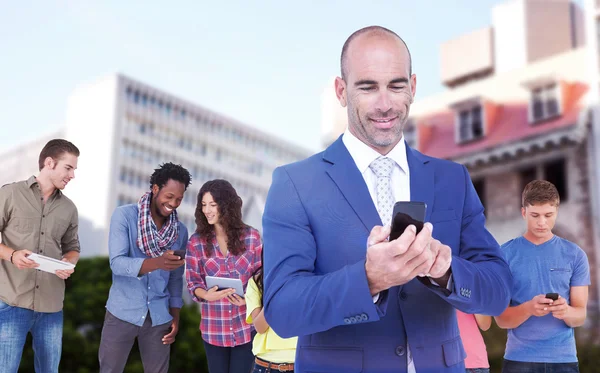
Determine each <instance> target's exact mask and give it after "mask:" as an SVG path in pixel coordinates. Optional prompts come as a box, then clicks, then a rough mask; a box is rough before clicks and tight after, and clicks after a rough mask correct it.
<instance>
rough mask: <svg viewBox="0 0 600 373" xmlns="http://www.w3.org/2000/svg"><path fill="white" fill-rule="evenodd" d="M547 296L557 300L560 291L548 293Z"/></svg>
mask: <svg viewBox="0 0 600 373" xmlns="http://www.w3.org/2000/svg"><path fill="white" fill-rule="evenodd" d="M546 298H548V299H552V300H557V299H558V293H548V294H546Z"/></svg>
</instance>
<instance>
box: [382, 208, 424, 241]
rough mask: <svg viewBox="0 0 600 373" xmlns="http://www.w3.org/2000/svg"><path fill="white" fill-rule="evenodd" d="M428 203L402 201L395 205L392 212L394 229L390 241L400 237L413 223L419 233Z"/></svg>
mask: <svg viewBox="0 0 600 373" xmlns="http://www.w3.org/2000/svg"><path fill="white" fill-rule="evenodd" d="M426 210H427V204H425V202H412V201H411V202H407V201H400V202H396V204H395V205H394V212H393V213H392V216H393V218H392V231H391V233H390V241H392V240H395V239H396V238H398V237H400V235H401V234H402V233H404V230H406V227H408V226H409V225H411V224H413V225H414V226H415V227H417V233H419V232H420V231H421V229H423V223H424V220H425V212H426Z"/></svg>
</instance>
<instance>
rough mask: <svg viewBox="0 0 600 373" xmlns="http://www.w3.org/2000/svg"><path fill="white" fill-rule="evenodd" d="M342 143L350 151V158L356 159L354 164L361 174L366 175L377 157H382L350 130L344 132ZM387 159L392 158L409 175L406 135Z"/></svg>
mask: <svg viewBox="0 0 600 373" xmlns="http://www.w3.org/2000/svg"><path fill="white" fill-rule="evenodd" d="M342 141H343V142H344V145H345V146H346V149H348V152H349V153H350V156H351V157H352V159H354V163H356V167H358V170H359V171H360V172H361V173H364V172H365V171H366V170H367V169H368V168H369V165H370V164H371V162H373V161H374V160H375V159H377V157H380V156H381V154H379V153H378V152H377V151H375V150H374V149H372V148H371V147H369V146H368V145H367V144H365V143H364V142H362V141H360V140H359V139H358V138H357V137H356V136H354V135H353V134H352V133H351V132H350V131H349V130H348V129H346V131H345V132H344V136H343V137H342ZM386 157H388V158H391V159H392V160H394V162H396V164H397V165H398V166H400V169H401V170H402V171H403V172H404V173H406V174H408V159H407V158H406V143H405V142H404V135H403V136H402V138H401V139H400V141H399V142H398V144H396V146H394V148H393V149H392V150H391V151H390V152H389V153H388V154H387V155H386Z"/></svg>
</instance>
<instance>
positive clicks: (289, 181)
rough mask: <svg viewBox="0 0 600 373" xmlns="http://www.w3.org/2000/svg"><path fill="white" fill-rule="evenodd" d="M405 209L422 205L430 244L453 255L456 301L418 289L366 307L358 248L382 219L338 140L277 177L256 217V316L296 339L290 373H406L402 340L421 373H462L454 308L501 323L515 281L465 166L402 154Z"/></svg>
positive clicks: (423, 286) (427, 287) (401, 290)
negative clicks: (259, 307)
mask: <svg viewBox="0 0 600 373" xmlns="http://www.w3.org/2000/svg"><path fill="white" fill-rule="evenodd" d="M407 157H408V164H409V167H410V189H411V190H410V194H411V200H413V201H423V202H425V203H427V216H426V220H427V221H430V222H431V223H432V224H433V226H434V229H433V236H434V237H435V238H436V239H438V240H440V241H441V242H442V243H444V244H446V245H449V246H450V247H451V248H452V254H453V258H452V277H453V290H452V291H448V290H446V289H441V288H439V287H435V286H433V285H431V284H430V283H429V282H428V281H427V280H425V281H427V283H426V282H425V281H423V282H421V281H419V280H417V279H415V280H412V281H410V282H409V283H407V284H405V285H403V286H398V287H393V288H391V289H389V290H386V291H384V292H382V293H381V294H380V300H379V301H378V302H377V304H374V303H373V300H372V298H371V294H370V291H369V287H368V284H367V278H366V273H365V253H366V242H367V237H368V236H369V233H370V231H371V229H372V228H373V226H375V225H381V219H380V218H379V215H378V213H377V210H376V208H375V205H374V204H373V201H372V199H371V196H370V194H369V191H368V188H367V185H366V184H365V182H364V179H363V177H362V175H361V173H360V171H359V170H358V168H357V167H356V164H355V163H354V160H353V159H352V157H351V156H350V153H349V152H348V150H347V149H346V147H345V146H344V144H343V142H342V140H341V137H340V138H338V140H337V141H336V142H334V143H333V144H332V145H331V146H330V147H329V148H327V149H326V150H325V151H324V152H322V153H319V154H316V155H314V156H312V157H310V158H308V159H305V160H303V161H300V162H297V163H294V164H290V165H286V166H283V167H279V168H277V169H276V170H275V171H274V173H273V183H272V185H271V188H270V190H269V194H268V197H267V203H266V207H265V211H264V214H263V240H264V247H265V250H264V269H265V279H264V281H265V294H264V304H265V317H266V319H267V321H268V323H269V324H270V325H271V327H272V328H273V330H275V332H277V334H279V335H280V336H282V337H291V336H299V340H298V348H297V352H296V370H295V371H296V372H344V373H358V372H369V373H370V372H405V371H406V368H407V360H406V355H407V354H406V344H407V338H408V342H409V344H410V349H411V352H412V356H413V359H414V362H415V366H416V369H417V372H418V373H429V372H432V373H433V372H435V373H439V372H461V373H463V372H464V363H463V360H464V358H465V356H466V355H465V352H464V349H463V346H462V342H461V339H460V335H459V331H458V326H457V322H456V313H455V311H454V309H455V308H457V309H459V310H461V311H463V312H467V313H481V314H487V315H499V314H500V313H502V312H503V311H504V309H505V308H506V307H507V306H508V302H509V299H510V289H511V286H512V277H511V274H510V270H509V267H508V265H507V263H506V261H505V260H504V257H503V255H502V254H501V252H500V250H499V247H498V243H497V242H496V240H495V239H494V238H493V237H492V236H491V234H490V233H489V232H488V231H487V230H486V228H485V226H484V223H485V217H484V214H483V206H482V205H481V202H480V201H479V198H478V196H477V194H476V192H475V189H474V188H473V184H472V183H471V180H470V177H469V174H468V172H467V170H466V168H465V167H464V166H462V165H459V164H456V163H453V162H450V161H445V160H440V159H435V158H431V157H427V156H425V155H423V154H421V153H419V152H417V151H416V150H413V149H411V148H408V147H407Z"/></svg>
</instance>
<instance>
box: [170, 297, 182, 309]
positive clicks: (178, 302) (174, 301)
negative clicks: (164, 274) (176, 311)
mask: <svg viewBox="0 0 600 373" xmlns="http://www.w3.org/2000/svg"><path fill="white" fill-rule="evenodd" d="M181 307H183V298H181V297H171V298H169V308H181Z"/></svg>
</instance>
